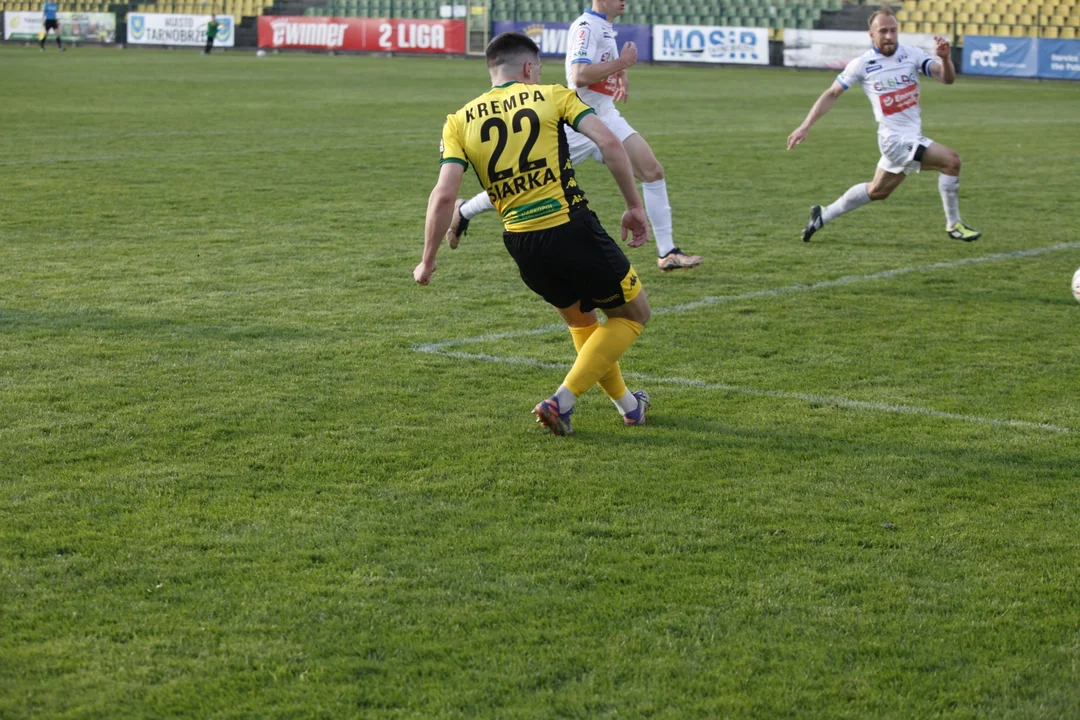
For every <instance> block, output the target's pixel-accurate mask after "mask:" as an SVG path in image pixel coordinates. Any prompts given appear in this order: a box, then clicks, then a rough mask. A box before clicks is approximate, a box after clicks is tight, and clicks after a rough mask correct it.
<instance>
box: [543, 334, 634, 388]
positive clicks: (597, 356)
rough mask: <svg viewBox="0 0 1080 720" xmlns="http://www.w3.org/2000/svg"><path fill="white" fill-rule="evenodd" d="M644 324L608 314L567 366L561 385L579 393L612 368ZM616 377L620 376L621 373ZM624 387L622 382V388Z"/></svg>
mask: <svg viewBox="0 0 1080 720" xmlns="http://www.w3.org/2000/svg"><path fill="white" fill-rule="evenodd" d="M644 328H645V326H644V325H642V324H641V323H636V322H634V321H633V320H627V319H626V318H609V319H608V321H607V322H606V323H604V324H603V325H601V326H600V327H599V328H597V329H596V330H594V331H593V332H592V333H591V335H590V337H589V339H588V340H586V341H585V344H584V345H582V346H581V349H580V350H579V351H578V356H577V360H576V361H575V362H574V367H572V368H570V372H569V373H567V374H566V379H565V380H564V381H563V385H565V386H566V387H567V389H569V390H570V392H572V393H574V395H577V396H578V397H580V396H581V395H583V394H584V393H585V391H587V390H588V389H589V388H591V387H592V386H593V385H595V384H596V383H597V382H599V380H600V378H602V377H604V376H605V375H607V373H608V372H609V371H611V370H612V368H613V366H614V365H615V364H616V363H618V362H619V358H621V357H622V354H623V353H624V352H626V350H627V349H628V348H629V347H630V346H631V345H633V344H634V341H635V340H637V339H638V335H640V334H641V331H642V330H643V329H644ZM575 339H576V338H575ZM619 379H620V381H621V380H622V375H621V373H620V376H619ZM606 390H607V388H605V391H606ZM625 391H626V385H625V383H624V384H623V392H625Z"/></svg>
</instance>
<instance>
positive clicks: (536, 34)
mask: <svg viewBox="0 0 1080 720" xmlns="http://www.w3.org/2000/svg"><path fill="white" fill-rule="evenodd" d="M493 26H494V27H493V29H492V37H494V36H496V35H498V34H499V33H504V32H519V33H523V34H524V35H528V36H529V37H530V38H531V39H532V41H533V42H534V43H536V44H537V45H538V46H540V54H541V55H543V56H544V57H552V56H558V57H565V56H566V38H567V35H568V34H569V32H570V23H554V22H508V21H506V20H496V21H495V22H494V23H493ZM613 27H614V29H615V43H616V44H617V45H618V46H619V51H620V52H621V51H622V46H623V43H626V42H632V43H634V44H635V45H637V56H638V62H642V61H644V62H648V61H650V60H652V59H653V57H652V28H651V27H650V26H649V25H615V26H613Z"/></svg>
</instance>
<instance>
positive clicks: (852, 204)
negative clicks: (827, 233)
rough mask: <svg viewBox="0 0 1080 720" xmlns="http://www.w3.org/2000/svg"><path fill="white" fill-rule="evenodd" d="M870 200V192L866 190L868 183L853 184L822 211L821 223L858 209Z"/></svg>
mask: <svg viewBox="0 0 1080 720" xmlns="http://www.w3.org/2000/svg"><path fill="white" fill-rule="evenodd" d="M868 202H870V193H869V192H867V190H866V183H859V184H858V185H852V186H851V187H849V188H848V191H847V192H846V193H844V194H843V195H841V196H840V197H839V198H838V199H837V201H836V202H834V203H833V204H832V205H830V206H829V207H827V208H825V209H824V210H822V211H821V223H822V224H825V223H827V222H829V221H831V220H833V219H834V218H838V217H840V216H841V215H843V214H844V213H849V212H851V211H852V210H857V209H858V208H861V207H862V206H863V205H865V204H866V203H868Z"/></svg>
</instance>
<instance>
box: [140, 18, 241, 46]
mask: <svg viewBox="0 0 1080 720" xmlns="http://www.w3.org/2000/svg"><path fill="white" fill-rule="evenodd" d="M216 17H217V21H218V31H217V36H216V37H215V38H214V47H233V46H234V45H235V43H236V22H235V21H234V19H233V16H232V15H217V16H216ZM208 22H210V16H209V15H166V14H164V13H128V16H127V42H128V44H129V45H181V46H185V47H202V46H204V45H206V24H207V23H208Z"/></svg>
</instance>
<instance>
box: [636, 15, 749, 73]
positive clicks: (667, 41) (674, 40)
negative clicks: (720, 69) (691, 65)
mask: <svg viewBox="0 0 1080 720" xmlns="http://www.w3.org/2000/svg"><path fill="white" fill-rule="evenodd" d="M652 32H653V60H659V61H668V62H696V63H716V64H735V65H768V64H769V30H768V28H746V27H716V26H712V25H653V31H652Z"/></svg>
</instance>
